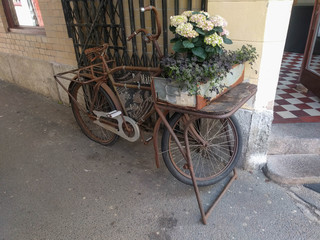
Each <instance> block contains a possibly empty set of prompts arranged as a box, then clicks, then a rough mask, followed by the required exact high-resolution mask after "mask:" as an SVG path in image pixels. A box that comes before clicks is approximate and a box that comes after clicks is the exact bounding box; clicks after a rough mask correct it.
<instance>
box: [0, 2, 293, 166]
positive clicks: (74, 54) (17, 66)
mask: <svg viewBox="0 0 320 240" xmlns="http://www.w3.org/2000/svg"><path fill="white" fill-rule="evenodd" d="M63 2H64V1H50V0H21V1H20V0H14V1H12V0H3V1H2V4H0V79H2V80H4V81H8V82H12V83H15V84H17V85H20V86H22V87H25V88H28V89H30V90H32V91H35V92H38V93H40V94H43V95H45V96H48V97H51V98H52V99H54V100H56V101H62V102H67V101H68V98H67V95H66V94H65V93H64V92H63V91H62V90H61V89H60V88H59V87H58V85H57V84H56V82H55V80H54V77H53V76H54V74H56V73H59V72H63V71H66V70H69V69H73V68H75V67H77V66H78V64H79V49H80V51H82V50H83V49H82V50H81V48H79V47H78V48H77V46H76V45H75V44H76V43H77V42H76V41H75V39H76V38H75V37H72V36H71V35H72V33H70V26H69V25H68V26H67V24H66V21H68V16H66V12H67V11H66V6H65V5H64V3H63ZM91 2H94V1H91ZM98 2H99V1H98ZM113 2H118V1H113ZM179 2H180V5H179ZM204 2H205V3H204ZM28 3H29V6H30V4H31V3H32V4H33V9H32V11H31V12H32V13H31V14H30V15H31V17H30V19H31V20H30V19H29V20H28V19H27V20H23V19H22V20H21V19H19V11H20V10H17V9H18V8H19V9H20V7H22V5H23V4H28ZM122 3H123V4H122ZM130 3H131V4H130ZM143 3H144V4H145V5H149V4H150V3H154V4H155V5H156V7H157V8H159V9H161V11H162V15H161V21H162V22H163V23H164V19H168V18H169V16H171V15H174V14H175V13H176V12H177V5H176V4H178V8H179V9H180V10H179V11H180V12H181V11H183V10H186V9H188V8H190V7H192V8H193V9H202V8H203V7H205V8H206V9H207V11H208V12H209V13H210V14H218V15H221V16H223V17H224V18H225V19H227V21H228V29H229V31H230V38H231V39H232V40H233V42H234V44H233V45H231V48H233V49H235V48H238V47H240V46H241V45H243V44H251V45H253V46H255V47H256V48H257V51H258V54H259V59H258V61H257V62H256V63H255V65H254V66H253V68H252V69H251V67H250V66H247V68H246V69H247V70H246V72H245V79H247V81H250V82H251V83H254V84H257V86H258V92H257V94H256V97H255V98H254V99H252V100H250V102H249V103H247V104H246V105H245V106H244V107H243V108H242V109H241V110H240V111H238V112H237V113H236V114H237V117H238V119H239V120H240V124H241V126H242V128H243V137H244V147H245V148H244V152H243V158H242V159H243V162H242V163H241V164H242V165H243V166H245V168H247V169H250V168H257V167H259V166H261V165H263V164H264V163H265V162H266V154H267V149H268V137H269V134H270V129H271V124H272V119H273V102H274V98H275V92H276V87H277V82H278V77H279V71H280V65H281V59H282V54H283V49H284V45H285V40H286V35H287V29H288V24H289V19H290V13H291V7H292V3H293V2H292V0H258V1H257V0H208V1H201V3H200V1H138V0H134V1H121V4H122V7H123V9H124V10H126V9H131V8H133V9H131V10H132V11H133V12H135V13H136V15H135V20H134V18H132V15H130V14H128V15H126V16H124V17H123V23H124V24H123V25H122V28H121V27H120V28H119V29H120V30H119V31H120V32H119V33H118V34H120V35H121V34H122V33H124V34H125V35H128V34H129V33H130V32H131V31H132V30H133V27H136V28H138V27H139V26H140V24H141V23H142V19H141V18H140V19H139V17H138V16H139V15H138V12H139V5H141V4H143ZM19 4H21V6H20V5H19ZM99 6H100V5H99ZM99 6H98V5H97V6H95V7H96V9H100V8H99ZM115 6H117V7H118V5H115ZM163 9H167V11H166V13H165V11H163ZM14 10H16V11H14ZM21 11H22V10H21ZM14 13H15V14H16V15H15V14H14ZM74 14H75V12H73V17H74V19H76V16H75V15H74ZM20 15H21V14H20ZM22 15H23V14H22ZM120 18H121V16H120ZM110 19H115V16H113V15H111V17H110ZM21 21H25V22H24V23H23V24H21V23H20V22H21ZM91 21H94V19H92V18H91ZM132 21H135V24H132ZM144 21H145V23H146V27H147V28H149V29H150V31H151V29H152V21H151V20H148V19H146V20H144ZM71 22H72V21H71ZM78 23H79V22H78ZM27 24H29V25H28V26H27V27H26V25H27ZM91 24H92V22H91ZM114 24H116V23H114ZM89 27H90V26H89ZM88 29H89V30H90V28H88ZM121 29H122V30H121ZM121 31H122V32H121ZM79 33H81V32H78V34H79ZM110 34H111V33H110ZM165 34H168V33H165ZM120 35H119V36H120ZM165 36H166V39H165V38H163V39H162V40H161V46H162V47H164V49H167V50H165V51H168V52H170V47H168V45H169V42H168V41H167V39H168V38H169V37H170V35H165ZM102 40H103V39H102ZM136 41H137V45H136V47H135V46H134V45H131V44H128V45H127V46H126V47H127V49H128V52H129V58H130V57H131V56H132V54H133V53H134V51H138V52H139V51H140V50H143V49H144V48H145V49H144V50H143V51H146V52H148V54H149V55H150V54H151V52H152V49H151V47H150V46H144V45H143V44H142V43H141V39H140V40H139V39H138V38H137V40H136ZM77 49H78V50H77Z"/></svg>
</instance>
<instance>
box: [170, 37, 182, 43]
mask: <svg viewBox="0 0 320 240" xmlns="http://www.w3.org/2000/svg"><path fill="white" fill-rule="evenodd" d="M179 40H180V37H175V38H172V39H171V40H170V43H175V42H177V41H179Z"/></svg>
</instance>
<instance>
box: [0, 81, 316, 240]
mask: <svg viewBox="0 0 320 240" xmlns="http://www.w3.org/2000/svg"><path fill="white" fill-rule="evenodd" d="M0 130H1V134H0V239H1V240H4V239H5V240H16V239H23V240H28V239H53V240H56V239H111V240H113V239H128V240H129V239H130V240H132V239H137V240H140V239H150V240H159V239H165V240H175V239H178V240H179V239H183V240H186V239H272V240H276V239H299V240H300V239H308V240H313V239H314V240H318V239H319V236H320V217H319V216H320V211H319V209H320V200H319V199H320V197H319V196H320V195H319V194H318V193H316V192H314V191H312V190H308V189H307V188H304V187H303V186H290V187H289V186H280V185H277V184H275V183H273V182H272V181H269V180H268V179H266V178H265V176H264V175H263V174H262V173H261V172H260V171H257V172H254V173H250V172H247V171H243V170H240V169H239V170H238V175H239V177H238V179H237V180H236V181H235V182H234V183H233V184H232V186H231V187H230V189H229V190H228V191H227V193H226V195H225V196H224V197H223V198H222V200H221V202H219V204H218V205H217V207H216V208H215V209H214V211H213V213H212V215H211V216H210V217H209V219H208V224H207V225H203V224H202V223H201V221H200V213H199V209H198V206H197V202H196V198H195V195H194V192H193V189H192V187H190V186H187V185H184V184H182V183H180V182H179V181H177V180H176V179H174V178H173V177H172V176H171V175H170V173H169V172H168V170H167V169H166V167H165V166H164V164H163V163H162V162H161V167H160V168H159V169H157V168H156V166H155V163H154V155H153V147H152V144H150V145H148V146H145V145H143V144H142V143H140V142H135V143H129V142H127V141H124V140H119V141H118V142H117V143H116V144H115V145H113V146H110V147H104V146H101V145H99V144H97V143H95V142H92V141H91V140H89V139H88V138H87V137H86V136H85V135H83V134H82V132H81V131H80V129H79V127H78V126H77V124H76V122H75V120H74V118H73V115H72V111H71V109H70V107H68V106H65V105H62V104H59V103H57V102H54V101H53V100H52V99H48V98H46V97H43V96H41V95H38V94H35V93H33V92H30V91H28V90H25V89H22V88H19V87H17V86H15V85H12V84H9V83H6V82H3V81H0ZM222 185H223V182H221V183H218V184H216V185H213V186H210V187H205V188H201V195H202V198H203V201H204V204H205V206H207V205H208V203H209V202H210V200H212V196H213V195H216V194H217V192H218V190H219V189H221V187H222Z"/></svg>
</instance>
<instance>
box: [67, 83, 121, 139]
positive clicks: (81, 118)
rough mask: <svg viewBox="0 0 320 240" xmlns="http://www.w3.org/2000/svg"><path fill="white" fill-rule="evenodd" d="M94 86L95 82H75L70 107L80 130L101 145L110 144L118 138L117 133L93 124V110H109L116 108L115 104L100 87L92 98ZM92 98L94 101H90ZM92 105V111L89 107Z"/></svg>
mask: <svg viewBox="0 0 320 240" xmlns="http://www.w3.org/2000/svg"><path fill="white" fill-rule="evenodd" d="M94 86H95V84H94V83H92V84H79V83H77V84H75V85H74V86H73V88H72V89H71V95H72V96H73V97H74V99H75V100H76V102H74V101H73V100H72V99H71V100H70V101H71V107H72V111H73V115H74V117H75V119H76V121H77V123H78V125H79V126H80V128H81V130H82V132H83V133H84V134H85V135H86V136H87V137H88V138H90V139H91V140H93V141H95V142H98V143H100V144H102V145H112V144H114V143H115V141H116V140H117V139H118V137H119V136H118V135H116V134H114V133H112V132H110V131H108V130H106V129H104V128H103V127H100V126H99V125H97V124H95V123H94V122H93V121H94V114H93V112H92V111H93V110H96V111H103V112H111V111H113V110H115V109H116V107H115V104H114V103H113V101H112V100H111V98H110V96H109V95H108V94H107V93H106V91H105V90H104V89H103V88H102V87H100V88H99V90H98V93H97V97H96V99H95V100H94V99H93V98H94ZM93 100H94V103H92V101H93ZM78 104H79V105H78ZM92 105H93V109H92V111H90V107H91V106H92Z"/></svg>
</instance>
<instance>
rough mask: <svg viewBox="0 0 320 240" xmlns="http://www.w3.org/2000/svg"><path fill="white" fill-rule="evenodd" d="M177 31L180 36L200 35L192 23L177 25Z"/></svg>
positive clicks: (191, 36)
mask: <svg viewBox="0 0 320 240" xmlns="http://www.w3.org/2000/svg"><path fill="white" fill-rule="evenodd" d="M176 32H177V33H178V34H179V35H180V36H183V37H186V38H195V37H197V36H199V33H197V32H196V31H195V30H193V26H192V24H191V23H183V24H180V25H179V26H178V27H177V29H176Z"/></svg>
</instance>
